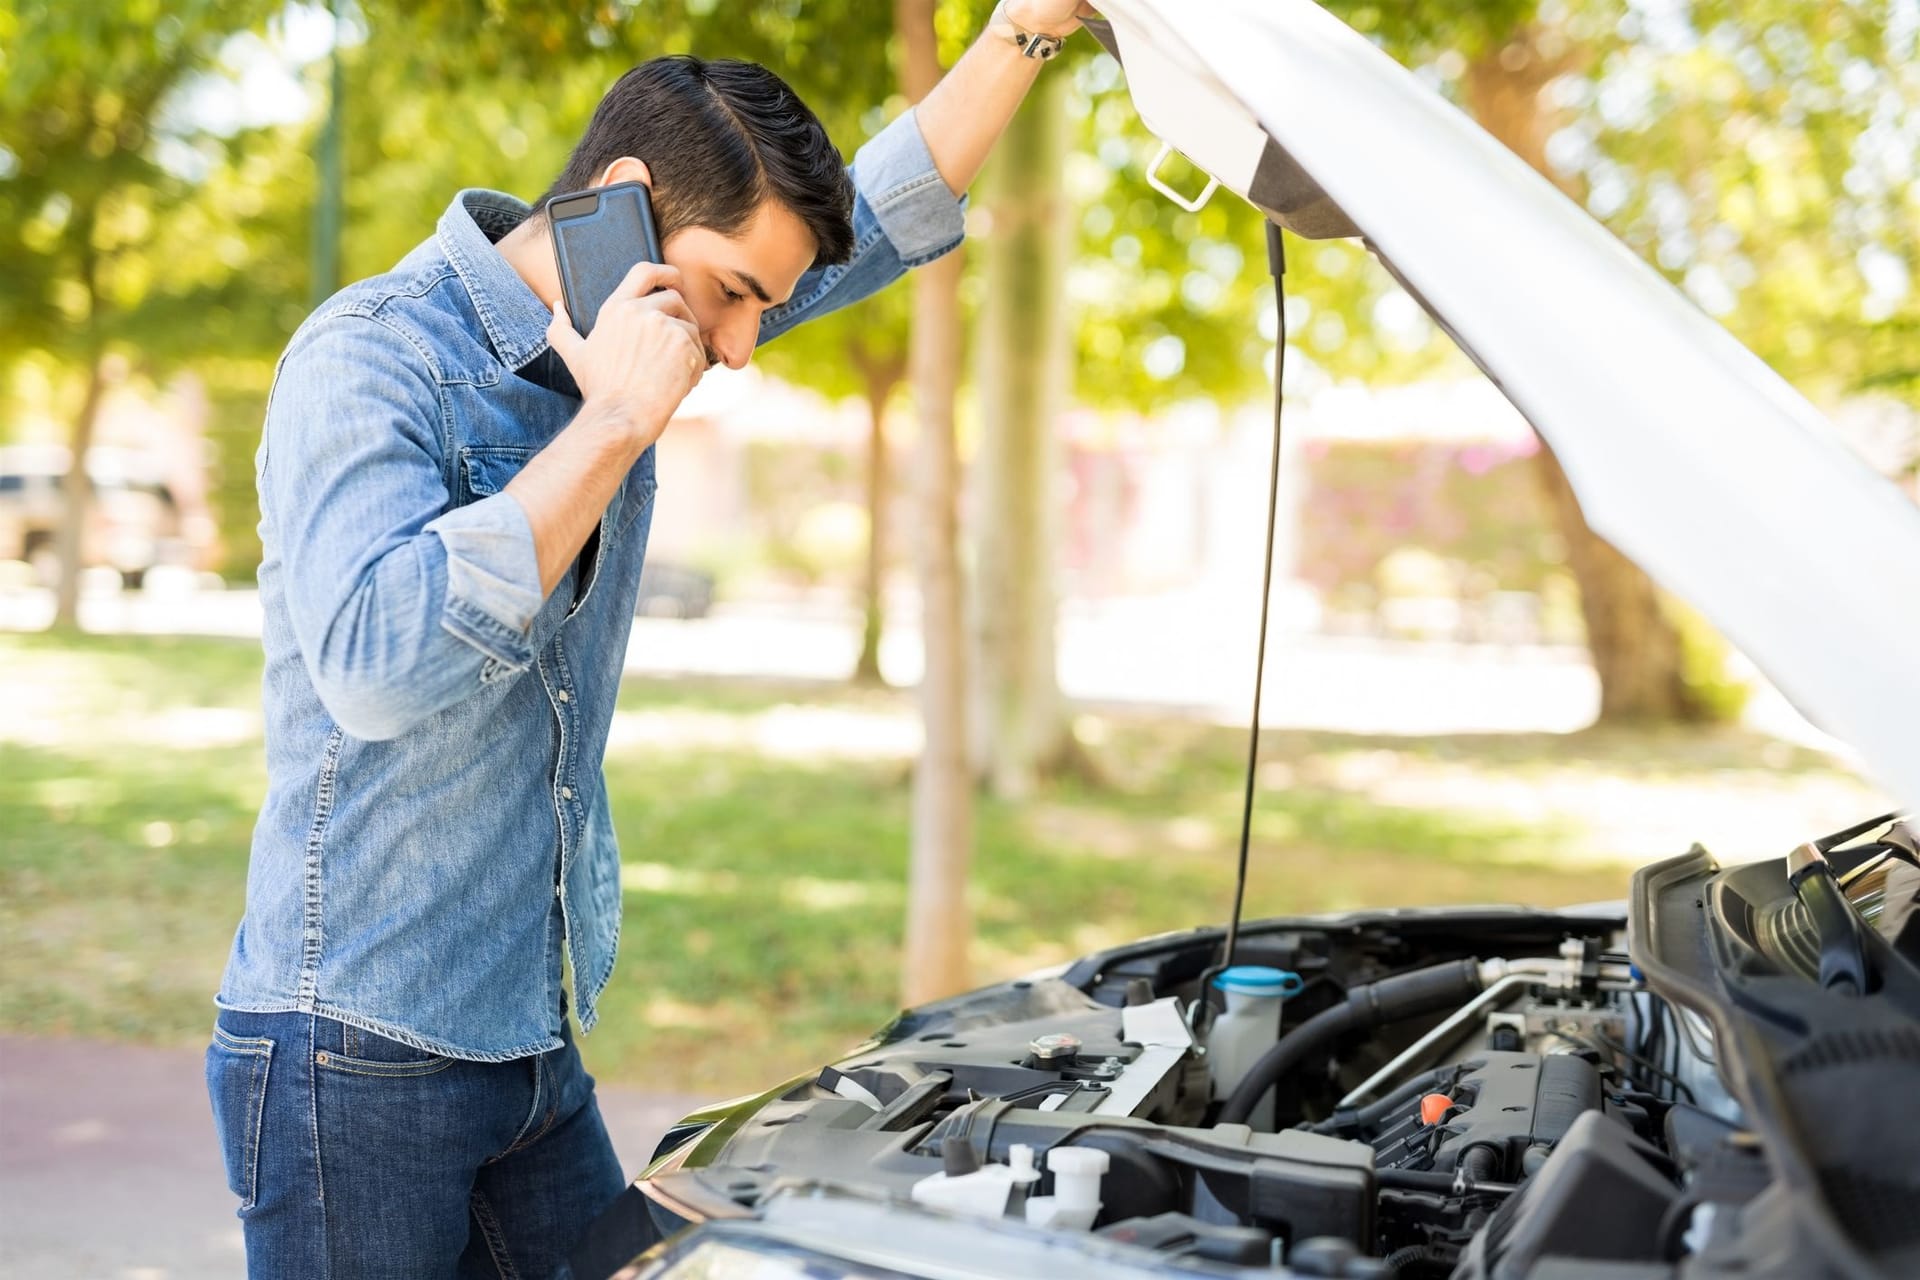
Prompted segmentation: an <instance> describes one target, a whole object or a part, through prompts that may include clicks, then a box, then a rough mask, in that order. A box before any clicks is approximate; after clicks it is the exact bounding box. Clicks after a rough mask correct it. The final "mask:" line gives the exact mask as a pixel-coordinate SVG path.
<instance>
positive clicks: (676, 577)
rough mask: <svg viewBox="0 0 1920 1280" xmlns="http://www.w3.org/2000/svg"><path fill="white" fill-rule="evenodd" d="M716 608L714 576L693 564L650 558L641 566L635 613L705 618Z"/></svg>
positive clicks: (654, 615) (657, 616) (653, 616)
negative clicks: (714, 604)
mask: <svg viewBox="0 0 1920 1280" xmlns="http://www.w3.org/2000/svg"><path fill="white" fill-rule="evenodd" d="M712 609H713V575H712V574H710V573H708V572H707V571H706V570H704V569H696V568H694V567H693V566H692V565H686V564H678V563H676V562H674V561H672V560H660V559H655V558H651V557H650V558H649V559H648V560H647V562H646V563H645V564H643V565H642V566H641V568H640V595H639V596H638V598H636V599H635V600H634V602H633V611H634V613H635V614H637V615H639V616H641V617H645V618H704V617H706V616H707V614H708V613H709V612H711V611H712Z"/></svg>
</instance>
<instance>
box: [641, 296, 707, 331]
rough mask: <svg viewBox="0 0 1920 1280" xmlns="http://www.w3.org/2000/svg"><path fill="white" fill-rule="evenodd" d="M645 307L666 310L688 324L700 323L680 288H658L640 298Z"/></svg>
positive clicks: (668, 313)
mask: <svg viewBox="0 0 1920 1280" xmlns="http://www.w3.org/2000/svg"><path fill="white" fill-rule="evenodd" d="M638 302H639V303H640V305H641V306H643V307H652V308H654V309H655V310H658V311H662V312H665V313H666V314H667V315H670V316H672V317H673V318H674V319H676V320H685V321H686V322H687V323H688V324H698V323H699V321H698V320H696V319H695V318H694V314H693V308H692V307H690V306H688V305H687V299H686V295H684V294H682V293H681V292H680V291H679V290H678V289H656V290H655V291H654V292H652V293H650V294H648V295H647V296H646V297H644V298H640V299H638Z"/></svg>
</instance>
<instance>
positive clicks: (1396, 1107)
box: [1307, 1067, 1454, 1133]
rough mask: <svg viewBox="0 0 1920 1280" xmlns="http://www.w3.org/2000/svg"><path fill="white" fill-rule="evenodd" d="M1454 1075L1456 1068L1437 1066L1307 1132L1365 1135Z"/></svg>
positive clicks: (1341, 1112)
mask: <svg viewBox="0 0 1920 1280" xmlns="http://www.w3.org/2000/svg"><path fill="white" fill-rule="evenodd" d="M1453 1074H1454V1068H1453V1067H1435V1068H1434V1069H1433V1070H1431V1071H1427V1072H1423V1073H1421V1074H1420V1075H1417V1076H1415V1077H1414V1078H1413V1079H1411V1080H1409V1081H1407V1082H1406V1083H1405V1084H1403V1085H1401V1086H1400V1087H1399V1088H1398V1089H1395V1090H1394V1091H1393V1092H1392V1093H1390V1094H1388V1095H1387V1096H1386V1097H1384V1098H1382V1099H1380V1100H1379V1101H1378V1102H1369V1103H1367V1104H1366V1105H1365V1106H1363V1107H1349V1108H1347V1109H1346V1110H1345V1111H1336V1112H1334V1113H1333V1114H1332V1115H1330V1116H1328V1117H1327V1118H1326V1119H1324V1120H1316V1121H1314V1122H1313V1123H1312V1124H1310V1125H1308V1126H1307V1129H1308V1131H1309V1132H1311V1133H1341V1132H1345V1131H1347V1130H1350V1129H1357V1130H1359V1131H1360V1132H1362V1133H1364V1132H1366V1131H1368V1130H1370V1129H1372V1128H1373V1127H1374V1126H1375V1125H1377V1124H1379V1123H1380V1122H1381V1121H1382V1120H1385V1119H1387V1118H1388V1117H1390V1116H1392V1115H1393V1114H1395V1113H1396V1112H1398V1111H1400V1110H1401V1109H1402V1108H1403V1107H1405V1106H1406V1105H1407V1104H1408V1103H1410V1102H1412V1101H1413V1100H1414V1098H1415V1097H1417V1096H1419V1095H1420V1094H1423V1093H1427V1092H1430V1091H1431V1090H1433V1089H1435V1088H1437V1087H1438V1086H1440V1085H1443V1084H1445V1083H1447V1080H1448V1079H1449V1077H1451V1076H1452V1075H1453Z"/></svg>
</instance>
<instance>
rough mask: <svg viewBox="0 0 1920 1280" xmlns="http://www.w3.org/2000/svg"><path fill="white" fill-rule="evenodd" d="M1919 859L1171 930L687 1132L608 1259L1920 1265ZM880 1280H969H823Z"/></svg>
mask: <svg viewBox="0 0 1920 1280" xmlns="http://www.w3.org/2000/svg"><path fill="white" fill-rule="evenodd" d="M1889 823H1891V825H1889ZM1876 827H1880V828H1885V830H1884V831H1883V832H1882V834H1880V835H1879V836H1878V837H1877V838H1873V839H1869V840H1867V841H1866V842H1864V843H1860V842H1858V841H1856V840H1855V838H1856V837H1858V836H1860V835H1861V834H1862V833H1865V832H1868V831H1869V830H1871V829H1875V828H1876ZM1850 841H1852V843H1849V842H1850ZM1916 867H1920V840H1916V839H1915V833H1914V828H1913V827H1912V826H1911V824H1902V823H1900V822H1896V821H1892V816H1891V815H1890V816H1889V818H1883V819H1877V820H1875V821H1874V822H1870V823H1867V824H1862V825H1861V826H1859V827H1857V828H1853V829H1850V830H1849V831H1847V832H1842V833H1838V834H1837V835H1835V836H1833V837H1828V838H1826V839H1823V840H1821V841H1816V842H1809V844H1807V845H1805V846H1803V847H1802V848H1801V849H1799V850H1796V852H1795V854H1794V856H1792V857H1790V858H1788V859H1784V860H1776V861H1774V862H1761V863H1747V864H1739V865H1735V866H1732V867H1728V868H1722V867H1720V866H1719V864H1717V863H1715V862H1714V861H1713V860H1712V858H1711V857H1710V856H1709V855H1708V854H1707V853H1706V852H1705V851H1704V850H1700V849H1698V848H1696V849H1695V850H1693V851H1691V852H1690V853H1688V854H1686V855H1683V856H1681V857H1678V858H1674V859H1670V860H1668V861H1666V862H1663V863H1658V864H1654V865H1653V866H1650V867H1647V868H1645V869H1643V870H1642V871H1641V872H1639V873H1637V874H1636V875H1635V876H1634V879H1633V886H1632V888H1633V896H1632V900H1631V902H1630V903H1629V904H1627V906H1626V907H1625V908H1620V907H1613V908H1595V909H1591V910H1573V911H1564V912H1542V911H1534V910H1528V909H1524V908H1505V909H1501V908H1442V909H1430V910H1397V911H1381V912H1366V913H1355V914H1352V915H1347V916H1335V917H1314V918H1308V919H1300V920H1265V921H1259V922H1256V923H1253V924H1250V925H1248V926H1247V927H1246V928H1245V929H1244V930H1243V931H1241V932H1240V934H1239V937H1238V939H1237V943H1236V944H1234V945H1233V946H1231V947H1229V945H1228V944H1227V943H1226V939H1225V934H1224V932H1223V931H1222V930H1220V929H1196V930H1193V931H1191V932H1188V933H1179V934H1168V935H1163V936H1160V937H1155V938H1148V939H1143V940H1141V941H1139V942H1135V943H1131V944H1128V945H1126V946H1122V947H1117V948H1113V949H1111V950H1108V951H1104V952H1100V953H1097V954H1095V955H1092V956H1088V957H1086V958H1085V959H1082V960H1080V961H1077V962H1075V963H1073V964H1071V965H1068V966H1065V967H1063V968H1061V969H1059V970H1057V971H1051V972H1047V973H1042V974H1036V975H1033V976H1030V977H1027V978H1023V979H1020V980H1018V981H1014V982H1008V983H1003V984H1001V985H999V986H995V987H988V988H985V989H983V990H980V991H975V992H970V993H968V994H966V995H961V996H955V997H953V998H951V999H948V1000H944V1001H940V1002H937V1003H934V1004H929V1005H925V1006H923V1007H921V1008H918V1009H913V1010H909V1011H908V1012H906V1013H904V1014H902V1015H901V1016H900V1017H899V1018H898V1019H896V1020H895V1021H894V1022H893V1023H892V1024H891V1025H889V1026H888V1027H886V1028H884V1029H883V1030H882V1031H881V1032H879V1033H878V1034H877V1035H876V1036H875V1037H874V1038H873V1039H872V1040H870V1041H869V1042H868V1043H866V1044H865V1045H863V1046H861V1047H860V1048H859V1049H857V1050H856V1051H855V1052H853V1053H852V1054H849V1055H848V1056H847V1057H845V1058H843V1059H842V1060H840V1061H839V1062H836V1063H833V1064H831V1065H829V1066H826V1067H822V1068H819V1069H817V1070H814V1071H809V1072H806V1073H804V1074H802V1075H801V1076H799V1077H796V1078H795V1079H793V1080H789V1081H787V1082H785V1083H783V1084H780V1085H777V1086H775V1087H774V1088H772V1089H770V1090H768V1091H767V1092H765V1093H763V1094H760V1095H757V1096H754V1097H751V1098H746V1099H741V1100H739V1101H736V1102H732V1103H727V1104H723V1105H721V1106H719V1107H715V1108H712V1109H709V1110H708V1111H704V1112H700V1113H697V1114H695V1115H692V1116H689V1117H687V1119H686V1120H685V1121H683V1122H682V1123H681V1124H680V1125H679V1126H677V1127H676V1128H675V1129H674V1130H673V1131H671V1132H670V1133H669V1134H668V1135H667V1137H666V1138H665V1139H664V1140H663V1141H662V1143H661V1144H660V1147H659V1149H658V1151H657V1152H656V1156H655V1160H654V1162H653V1164H652V1166H651V1167H650V1168H649V1169H648V1170H647V1172H646V1174H645V1175H644V1176H643V1177H642V1178H641V1179H640V1180H639V1181H638V1182H637V1183H636V1184H635V1186H634V1187H633V1188H631V1189H630V1191H629V1194H628V1196H627V1197H626V1198H625V1199H624V1200H623V1202H622V1203H621V1204H620V1205H618V1206H616V1208H615V1210H613V1211H610V1213H609V1214H608V1215H606V1217H605V1218H604V1219H603V1223H602V1225H603V1227H604V1228H605V1233H606V1234H605V1238H606V1239H607V1240H610V1241H613V1242H615V1243H613V1244H610V1245H609V1246H608V1253H607V1256H609V1257H620V1258H623V1259H624V1258H633V1257H635V1256H636V1255H638V1254H640V1253H641V1249H640V1248H624V1251H623V1247H624V1245H627V1244H632V1243H634V1242H636V1241H638V1242H645V1243H651V1242H655V1241H667V1242H668V1243H666V1244H663V1245H660V1246H659V1248H658V1249H656V1250H654V1251H653V1252H651V1253H648V1254H647V1255H646V1256H647V1258H650V1259H653V1265H654V1266H655V1268H656V1269H655V1270H651V1271H650V1270H645V1269H642V1270H637V1271H631V1272H622V1273H621V1274H623V1275H625V1274H632V1275H638V1276H652V1275H663V1276H673V1277H677V1276H679V1275H681V1274H701V1275H704V1274H707V1273H706V1272H705V1271H703V1270H700V1269H699V1268H698V1267H694V1268H692V1269H690V1270H687V1271H684V1272H682V1271H675V1270H673V1269H672V1256H673V1249H674V1248H675V1247H683V1248H684V1247H691V1246H687V1245H686V1244H685V1242H687V1241H694V1242H696V1243H698V1242H700V1241H703V1240H704V1241H705V1242H706V1244H707V1246H712V1247H717V1245H716V1244H715V1242H716V1241H717V1240H719V1239H720V1237H717V1236H716V1235H715V1231H716V1230H718V1231H720V1232H721V1233H722V1235H724V1233H725V1230H726V1229H727V1228H728V1225H729V1224H737V1225H738V1227H739V1229H740V1230H746V1229H748V1227H749V1224H751V1225H752V1226H753V1227H754V1229H759V1228H763V1227H767V1226H768V1224H769V1223H774V1222H778V1223H781V1224H784V1225H783V1227H782V1229H783V1230H786V1231H788V1233H789V1236H795V1234H796V1233H797V1235H805V1234H806V1233H807V1232H809V1231H812V1232H815V1233H816V1234H818V1233H819V1232H820V1231H822V1230H823V1228H822V1227H821V1224H822V1223H825V1222H829V1221H835V1220H841V1219H844V1221H845V1223H846V1224H848V1225H845V1226H844V1227H843V1228H840V1229H839V1230H840V1235H839V1236H837V1237H833V1238H827V1239H824V1242H823V1243H820V1244H819V1246H818V1247H819V1248H820V1249H822V1250H827V1251H829V1252H830V1256H831V1257H832V1258H834V1259H840V1258H843V1257H844V1256H845V1250H848V1249H851V1248H853V1245H852V1243H850V1239H851V1236H852V1235H853V1234H854V1233H867V1234H868V1235H870V1236H871V1237H872V1238H873V1240H881V1239H886V1240H892V1239H894V1238H896V1237H912V1238H914V1239H916V1240H917V1241H918V1242H919V1244H920V1246H921V1248H920V1254H919V1255H916V1256H925V1255H926V1254H927V1253H928V1252H929V1251H930V1250H931V1251H932V1252H933V1253H936V1254H939V1255H940V1256H942V1257H945V1256H946V1254H945V1253H943V1252H942V1251H943V1250H945V1251H948V1252H951V1250H952V1249H953V1248H955V1247H957V1248H959V1250H960V1254H959V1255H958V1257H959V1258H960V1259H961V1261H955V1260H953V1259H949V1260H948V1263H945V1264H943V1265H944V1266H945V1267H946V1269H945V1270H940V1271H938V1272H937V1274H940V1275H954V1276H961V1275H966V1276H974V1275H997V1274H1002V1273H1003V1272H1005V1271H1007V1270H1009V1269H1010V1270H1014V1271H1020V1270H1025V1269H1027V1268H1028V1263H1027V1262H1024V1261H1020V1259H1030V1258H1033V1257H1047V1258H1056V1259H1059V1258H1063V1257H1064V1258H1067V1259H1069V1261H1065V1262H1061V1263H1060V1265H1061V1266H1063V1267H1065V1268H1066V1270H1067V1271H1068V1272H1070V1273H1074V1274H1083V1273H1084V1274H1095V1273H1097V1274H1111V1275H1219V1274H1223V1273H1224V1274H1229V1275H1231V1274H1265V1275H1290V1276H1327V1277H1423V1276H1446V1277H1451V1278H1452V1280H1570V1278H1571V1277H1575V1276H1594V1275H1604V1276H1606V1277H1607V1280H1658V1278H1662V1277H1677V1276H1685V1277H1687V1278H1688V1280H1719V1278H1720V1277H1726V1278H1727V1280H1732V1278H1733V1277H1741V1278H1742V1280H1760V1278H1762V1277H1765V1278H1767V1280H1781V1278H1785V1277H1809V1276H1827V1275H1833V1276H1855V1275H1857V1276H1875V1277H1883V1276H1896V1275H1898V1276H1905V1275H1913V1274H1920V1215H1916V1214H1914V1213H1913V1212H1912V1206H1913V1205H1914V1204H1916V1203H1920V1125H1913V1124H1910V1123H1906V1122H1904V1121H1899V1120H1894V1119H1892V1117H1895V1116H1899V1115H1903V1114H1909V1113H1910V1112H1911V1109H1912V1108H1911V1099H1912V1097H1913V1096H1914V1092H1913V1091H1914V1089H1915V1087H1917V1086H1920V1037H1916V1035H1915V1030H1914V1028H1915V1027H1916V1026H1917V1025H1920V967H1917V966H1916V959H1920V871H1916V870H1915V868H1916ZM1830 908H1831V909H1830ZM1229 954H1231V957H1232V961H1233V962H1232V964H1231V965H1229V964H1227V963H1226V960H1227V956H1228V955H1229ZM862 1205H864V1206H865V1207H864V1209H863V1208H861V1206H862ZM863 1212H864V1213H867V1214H869V1215H870V1217H869V1218H867V1219H861V1218H860V1217H859V1215H860V1214H861V1213H863ZM836 1215H839V1218H836ZM856 1221H859V1222H864V1223H865V1224H866V1225H860V1226H855V1225H852V1224H853V1223H855V1222H856ZM956 1223H970V1224H972V1227H973V1234H972V1235H970V1236H966V1237H964V1241H965V1243H964V1244H962V1245H959V1246H949V1245H937V1246H936V1245H934V1244H932V1243H930V1242H931V1241H933V1240H934V1238H935V1237H936V1236H938V1235H939V1233H941V1232H947V1233H949V1235H951V1234H952V1232H954V1231H955V1230H957V1229H958V1228H957V1227H956V1226H955V1224H956ZM694 1225H699V1226H701V1228H702V1229H701V1230H697V1231H692V1232H687V1231H683V1228H686V1227H689V1226H694ZM769 1229H770V1228H769ZM929 1233H931V1234H929ZM729 1238H731V1237H729ZM796 1238H797V1237H796ZM955 1238H960V1237H955ZM783 1239H787V1238H786V1237H783ZM673 1241H680V1242H682V1244H681V1245H680V1246H675V1245H674V1244H673V1243H672V1242H673ZM1065 1242H1072V1244H1071V1249H1070V1250H1069V1251H1068V1252H1067V1253H1066V1254H1062V1252H1061V1250H1062V1248H1063V1247H1065ZM789 1243H790V1240H789ZM867 1243H872V1241H868V1242H867ZM1014 1245H1019V1246H1020V1247H1022V1248H1025V1249H1026V1250H1028V1252H1027V1253H1020V1252H1019V1251H1018V1250H1017V1249H1013V1246H1014ZM782 1247H786V1245H784V1244H783V1246H782ZM1002 1247H1004V1248H1008V1249H1013V1251H1012V1252H1009V1253H1007V1254H1005V1255H1004V1257H1005V1258H1006V1259H1007V1261H1005V1262H1004V1264H1002V1263H997V1262H995V1261H993V1258H994V1257H995V1255H993V1254H992V1252H991V1251H992V1250H993V1249H996V1248H1002ZM875 1248H876V1249H877V1248H878V1246H877V1245H876V1246H875ZM976 1254H977V1255H978V1256H977V1257H975V1256H974V1255H976ZM882 1255H884V1256H885V1257H886V1258H897V1257H899V1256H903V1255H900V1254H898V1253H897V1252H893V1253H889V1252H887V1251H886V1250H885V1249H880V1250H879V1252H878V1253H875V1252H874V1251H873V1250H869V1252H868V1254H867V1255H866V1264H865V1265H868V1266H871V1265H873V1264H874V1259H875V1258H876V1257H880V1256H882ZM809 1256H814V1255H809ZM966 1259H972V1261H973V1262H974V1263H977V1265H973V1266H972V1269H967V1266H966V1265H963V1262H964V1260H966ZM1142 1259H1145V1260H1146V1261H1145V1262H1144V1263H1143V1262H1142V1261H1141V1260H1142ZM809 1265H811V1264H809ZM822 1265H823V1266H824V1265H825V1264H822ZM887 1265H889V1266H890V1265H893V1264H892V1263H888V1264H887ZM661 1268H664V1269H661ZM576 1273H577V1274H580V1275H591V1274H595V1273H594V1272H593V1271H592V1270H591V1269H584V1268H581V1267H576ZM882 1273H884V1274H887V1275H896V1274H914V1275H922V1274H925V1275H932V1274H936V1272H934V1271H924V1270H920V1271H912V1272H902V1271H895V1270H885V1269H884V1267H883V1268H882V1270H881V1271H870V1270H867V1269H862V1268H861V1267H849V1268H847V1269H844V1270H835V1269H834V1268H833V1267H831V1266H827V1267H825V1269H824V1270H820V1271H818V1274H822V1275H828V1274H832V1275H867V1274H882ZM599 1274H607V1272H605V1271H603V1272H600V1273H599ZM729 1274H731V1273H729ZM743 1274H744V1273H743ZM753 1274H758V1273H757V1272H755V1273H753ZM783 1274H784V1273H783ZM796 1274H798V1273H796ZM806 1274H809V1275H812V1274H816V1272H815V1271H814V1270H807V1271H806Z"/></svg>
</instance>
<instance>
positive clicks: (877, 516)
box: [851, 342, 906, 685]
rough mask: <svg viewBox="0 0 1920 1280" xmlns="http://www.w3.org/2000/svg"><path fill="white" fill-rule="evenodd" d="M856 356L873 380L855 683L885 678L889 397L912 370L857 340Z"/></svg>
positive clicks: (869, 390)
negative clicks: (870, 351)
mask: <svg viewBox="0 0 1920 1280" xmlns="http://www.w3.org/2000/svg"><path fill="white" fill-rule="evenodd" d="M851 356H852V360H853V363H854V365H855V367H857V368H858V369H859V370H860V374H861V377H862V379H863V380H864V381H865V382H866V386H867V571H866V582H865V583H864V590H865V594H866V601H865V604H866V617H865V619H864V620H863V621H862V623H861V627H860V657H859V660H858V661H856V662H855V663H854V667H853V680H854V683H855V684H872V685H879V684H885V683H886V680H885V679H884V678H883V677H882V676H881V674H880V637H881V635H882V634H883V633H884V632H885V631H886V629H887V603H886V591H887V491H888V489H889V488H891V485H890V483H889V480H888V474H887V473H888V455H887V401H888V400H890V399H892V398H893V389H894V388H895V387H896V386H898V385H900V379H901V378H902V377H904V376H905V374H906V362H905V361H904V360H903V359H900V358H899V357H895V356H872V355H869V354H868V353H867V351H866V350H865V348H864V347H862V346H861V344H860V343H858V342H855V343H854V344H853V349H852V352H851Z"/></svg>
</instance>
